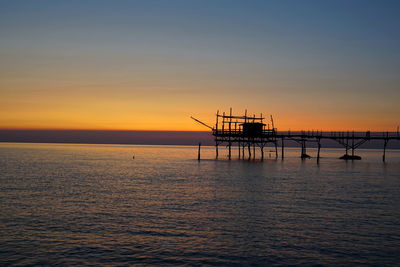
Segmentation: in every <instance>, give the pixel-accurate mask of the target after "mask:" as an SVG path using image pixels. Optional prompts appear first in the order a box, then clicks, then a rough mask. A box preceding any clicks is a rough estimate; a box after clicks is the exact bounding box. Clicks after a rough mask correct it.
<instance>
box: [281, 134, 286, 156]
mask: <svg viewBox="0 0 400 267" xmlns="http://www.w3.org/2000/svg"><path fill="white" fill-rule="evenodd" d="M281 156H282V159H283V158H284V157H285V142H284V139H283V138H282V155H281Z"/></svg>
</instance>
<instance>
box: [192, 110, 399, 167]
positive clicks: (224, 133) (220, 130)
mask: <svg viewBox="0 0 400 267" xmlns="http://www.w3.org/2000/svg"><path fill="white" fill-rule="evenodd" d="M191 118H192V119H193V120H195V121H196V122H198V123H200V124H202V125H204V126H206V127H208V128H209V129H211V131H212V135H213V136H214V141H215V156H216V158H218V157H219V147H220V146H226V147H227V148H228V159H231V158H232V155H233V151H232V150H233V149H234V147H237V155H238V158H243V159H245V158H248V159H251V158H253V159H255V158H256V149H259V150H260V155H261V160H263V159H264V154H265V153H264V149H265V147H272V148H273V150H272V152H273V153H274V154H275V157H276V158H278V156H279V155H278V146H280V147H281V158H282V159H283V158H284V157H285V141H287V140H291V141H295V142H297V143H298V144H300V146H301V153H300V157H301V158H302V159H306V158H310V156H309V155H308V154H307V151H306V150H307V143H310V142H314V143H316V145H317V162H319V160H320V151H321V147H322V145H321V141H322V140H324V139H328V140H334V141H336V142H337V143H338V144H340V145H342V146H343V147H344V149H345V154H344V155H343V156H342V157H340V158H341V159H345V160H358V159H361V157H359V156H357V155H355V150H356V149H357V148H358V147H359V146H361V145H362V144H364V143H365V142H368V141H371V140H380V141H383V156H382V160H383V161H384V162H385V161H386V148H387V144H388V142H389V141H391V140H400V134H399V127H397V132H390V133H389V132H380V133H376V132H375V133H373V134H372V133H371V132H369V131H367V132H365V133H359V132H358V133H355V132H350V131H346V132H323V131H300V132H291V131H287V132H278V130H277V128H275V125H274V119H273V117H272V115H270V117H269V120H267V119H266V118H265V117H263V115H262V114H260V115H259V116H256V115H252V116H249V115H248V114H247V110H246V111H245V113H244V115H239V116H238V115H233V114H232V108H231V109H230V111H229V113H228V114H226V113H225V112H223V113H222V114H220V113H219V111H217V113H216V122H215V126H210V125H208V124H206V123H204V122H202V121H200V120H198V119H196V118H194V117H191ZM246 151H247V156H246ZM270 152H271V150H270ZM198 159H199V160H200V144H199V151H198Z"/></svg>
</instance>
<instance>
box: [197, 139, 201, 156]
mask: <svg viewBox="0 0 400 267" xmlns="http://www.w3.org/2000/svg"><path fill="white" fill-rule="evenodd" d="M200 148H201V142H199V151H198V152H197V160H200Z"/></svg>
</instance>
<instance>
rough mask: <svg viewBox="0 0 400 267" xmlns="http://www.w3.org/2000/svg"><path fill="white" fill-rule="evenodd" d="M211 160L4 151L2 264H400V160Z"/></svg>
mask: <svg viewBox="0 0 400 267" xmlns="http://www.w3.org/2000/svg"><path fill="white" fill-rule="evenodd" d="M213 153H214V150H213V148H207V147H204V148H203V149H202V157H203V158H204V160H201V161H200V162H198V161H197V160H196V159H197V148H196V147H172V146H128V145H127V146H121V145H71V144H11V143H3V144H0V170H1V178H0V220H1V223H0V265H13V264H14V265H61V266H63V265H65V266H67V265H96V266H99V265H130V264H144V265H161V264H162V265H174V266H175V265H288V264H295V265H297V264H299V265H302V264H303V265H315V264H322V265H346V266H347V265H352V264H354V265H360V264H368V265H380V266H382V265H387V266H393V265H398V264H399V263H400V151H389V153H388V162H387V163H386V164H384V163H382V161H381V158H382V153H381V151H375V150H359V151H358V154H359V155H361V156H363V160H361V161H354V162H351V161H349V162H346V161H342V160H339V159H337V158H338V157H339V156H341V155H342V154H343V151H342V150H333V149H324V150H322V156H323V158H322V159H321V161H320V164H319V165H318V164H316V160H315V159H309V160H303V161H302V160H300V159H299V158H298V157H299V151H298V149H288V150H287V154H286V156H287V158H286V159H285V160H283V161H282V160H281V159H278V160H275V159H274V158H272V157H271V158H269V152H267V153H266V155H267V159H266V160H265V161H263V162H260V161H242V160H236V159H234V160H232V161H228V160H224V159H222V160H214V159H213ZM314 153H315V152H314V151H312V150H310V154H311V155H313V154H314ZM221 154H223V155H224V154H226V153H225V152H223V153H221ZM133 155H135V159H133V158H132V156H133Z"/></svg>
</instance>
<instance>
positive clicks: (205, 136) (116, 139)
mask: <svg viewBox="0 0 400 267" xmlns="http://www.w3.org/2000/svg"><path fill="white" fill-rule="evenodd" d="M0 142H7V143H56V144H109V145H112V144H115V145H174V146H175V145H177V146H196V145H198V144H199V142H201V143H202V145H203V146H213V145H214V139H213V136H212V135H211V132H204V131H198V132H196V131H127V130H124V131H113V130H0ZM315 146H316V144H315V143H313V142H309V143H307V147H310V148H312V147H315ZM285 147H299V144H297V143H296V142H293V141H287V142H285ZM322 147H325V148H341V147H342V146H341V145H340V144H338V143H336V142H335V141H332V140H323V142H322ZM382 147H383V144H382V142H379V141H370V142H367V143H365V144H364V145H362V146H361V147H360V148H366V149H382ZM387 148H388V149H400V142H398V141H392V142H389V144H388V147H387Z"/></svg>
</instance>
